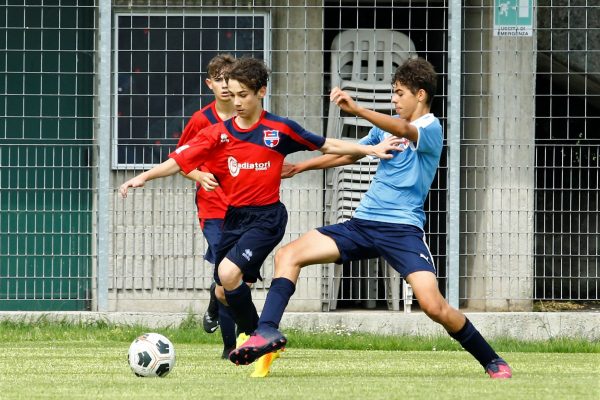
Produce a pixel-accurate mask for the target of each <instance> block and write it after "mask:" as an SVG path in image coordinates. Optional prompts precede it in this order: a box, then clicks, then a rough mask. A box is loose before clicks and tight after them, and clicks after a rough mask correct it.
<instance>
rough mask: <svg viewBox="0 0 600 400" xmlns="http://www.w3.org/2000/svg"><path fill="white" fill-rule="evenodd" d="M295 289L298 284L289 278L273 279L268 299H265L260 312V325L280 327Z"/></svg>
mask: <svg viewBox="0 0 600 400" xmlns="http://www.w3.org/2000/svg"><path fill="white" fill-rule="evenodd" d="M295 291H296V285H295V284H294V282H292V281H290V280H289V279H287V278H275V279H273V281H272V282H271V287H270V288H269V293H268V294H267V299H266V300H265V306H264V307H263V310H262V312H261V314H260V319H259V321H258V325H259V326H263V327H264V326H268V327H271V328H275V329H278V328H279V323H280V322H281V318H282V317H283V312H284V311H285V308H286V307H287V305H288V302H289V300H290V297H292V295H293V294H294V292H295Z"/></svg>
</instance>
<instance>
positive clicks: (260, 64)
mask: <svg viewBox="0 0 600 400" xmlns="http://www.w3.org/2000/svg"><path fill="white" fill-rule="evenodd" d="M269 72H270V71H269V69H268V68H267V66H266V65H265V63H264V61H262V60H259V59H256V58H250V57H242V58H238V59H237V60H236V62H235V63H234V64H233V66H232V67H231V69H230V70H229V71H227V73H226V74H225V79H226V80H227V81H228V80H229V79H235V80H236V81H238V82H240V83H242V84H244V86H246V87H247V88H248V89H251V90H253V91H254V93H257V92H258V91H259V89H260V88H261V87H263V86H267V82H268V80H269Z"/></svg>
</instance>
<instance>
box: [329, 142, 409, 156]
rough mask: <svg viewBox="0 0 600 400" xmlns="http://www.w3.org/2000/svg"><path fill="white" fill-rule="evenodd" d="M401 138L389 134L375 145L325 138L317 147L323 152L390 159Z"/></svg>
mask: <svg viewBox="0 0 600 400" xmlns="http://www.w3.org/2000/svg"><path fill="white" fill-rule="evenodd" d="M400 142H401V139H400V138H398V137H394V136H391V137H389V138H387V139H386V140H383V141H381V142H380V143H378V144H376V145H364V144H358V143H353V142H348V141H346V140H340V139H329V138H328V139H326V140H325V144H323V146H322V147H321V148H320V149H319V151H321V153H323V154H339V155H349V156H358V158H361V157H364V156H374V157H378V158H381V159H390V158H392V157H393V156H394V155H393V154H391V152H393V151H398V145H399V144H400Z"/></svg>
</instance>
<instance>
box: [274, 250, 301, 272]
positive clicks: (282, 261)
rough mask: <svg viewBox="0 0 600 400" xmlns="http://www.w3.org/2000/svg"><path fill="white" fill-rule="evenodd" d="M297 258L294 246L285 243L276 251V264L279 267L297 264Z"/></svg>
mask: <svg viewBox="0 0 600 400" xmlns="http://www.w3.org/2000/svg"><path fill="white" fill-rule="evenodd" d="M296 258H297V257H296V251H295V250H294V247H293V246H290V245H285V246H283V247H281V248H280V249H279V250H277V252H276V253H275V265H276V267H277V268H279V269H281V268H284V267H286V266H291V265H295V264H296V263H297V260H296Z"/></svg>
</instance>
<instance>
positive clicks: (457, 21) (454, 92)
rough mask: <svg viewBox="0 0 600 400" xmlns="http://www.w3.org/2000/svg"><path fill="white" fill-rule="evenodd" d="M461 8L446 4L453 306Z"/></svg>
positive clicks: (455, 302)
mask: <svg viewBox="0 0 600 400" xmlns="http://www.w3.org/2000/svg"><path fill="white" fill-rule="evenodd" d="M461 13H462V10H461V2H460V0H452V1H451V2H450V4H449V7H448V31H449V35H448V51H449V57H448V118H447V124H446V127H447V132H446V135H447V140H448V143H447V148H448V214H447V215H448V217H447V218H448V224H447V227H448V236H447V249H448V250H447V251H448V255H447V260H448V261H447V270H446V271H447V272H446V274H447V281H446V282H447V283H446V285H447V287H446V289H447V291H446V298H447V300H448V302H449V303H450V305H451V306H452V307H455V308H458V306H459V275H460V254H459V253H460V240H459V239H460V131H461V120H460V119H461V114H460V113H461V109H460V97H461V84H460V83H461V57H462V54H461V47H462V14H461Z"/></svg>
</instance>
